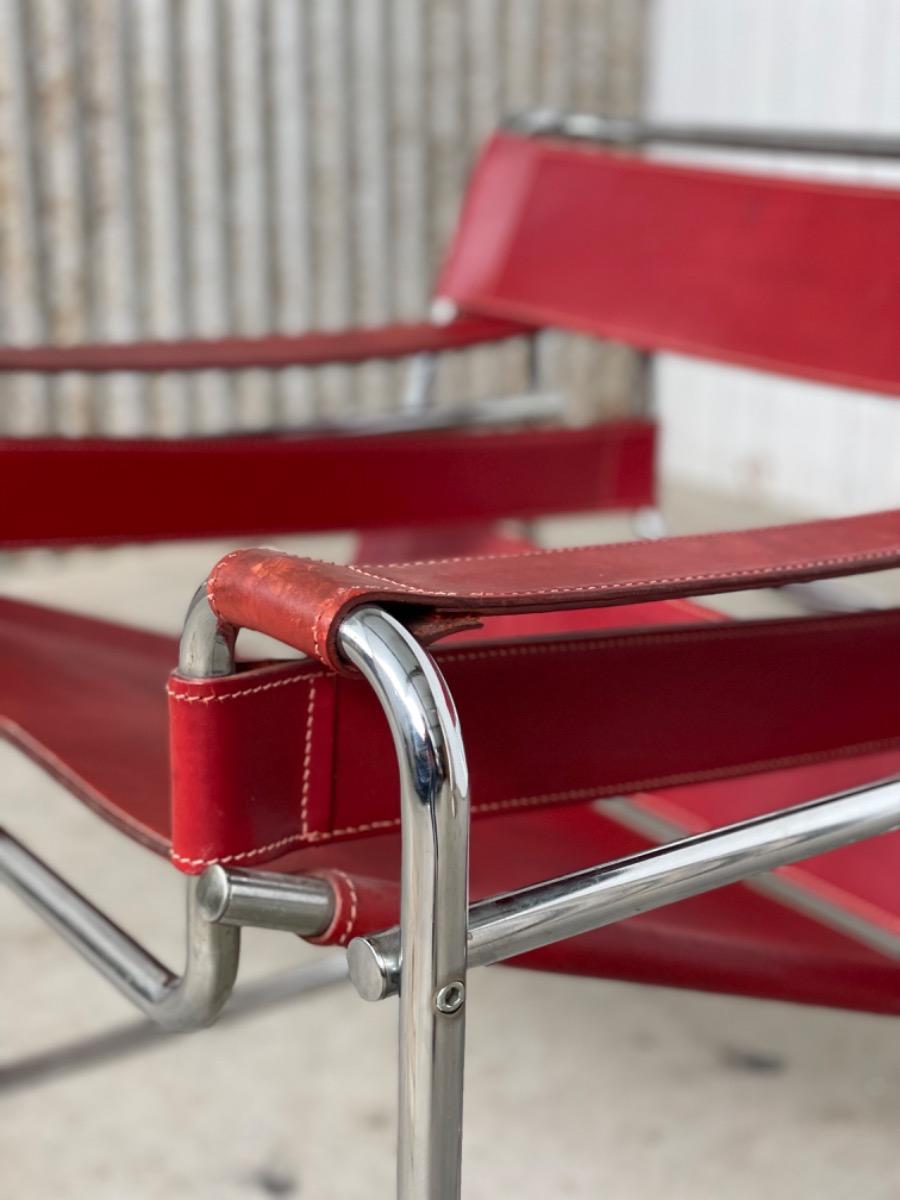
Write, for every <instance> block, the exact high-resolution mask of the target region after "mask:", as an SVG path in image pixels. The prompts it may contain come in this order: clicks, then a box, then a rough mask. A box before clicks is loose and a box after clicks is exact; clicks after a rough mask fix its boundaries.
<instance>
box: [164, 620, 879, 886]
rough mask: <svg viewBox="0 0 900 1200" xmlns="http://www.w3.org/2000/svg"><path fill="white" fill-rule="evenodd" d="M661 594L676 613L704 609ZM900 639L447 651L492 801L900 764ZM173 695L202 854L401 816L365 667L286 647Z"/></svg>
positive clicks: (813, 624) (746, 628)
mask: <svg viewBox="0 0 900 1200" xmlns="http://www.w3.org/2000/svg"><path fill="white" fill-rule="evenodd" d="M657 608H658V609H659V608H661V609H662V613H660V614H659V615H657V620H658V619H660V617H662V619H665V620H669V621H671V620H673V619H674V620H678V619H680V618H683V619H687V620H690V615H691V614H690V613H683V614H682V613H679V611H678V610H677V609H674V610H671V611H668V610H667V607H666V606H657ZM621 611H622V612H623V613H624V612H626V611H627V610H621ZM632 612H633V613H638V612H639V610H632ZM580 615H581V616H582V618H584V616H585V615H586V614H580ZM598 615H600V614H595V616H598ZM603 615H604V616H605V614H603ZM651 615H655V613H653V612H652V613H651ZM633 619H634V618H633ZM638 619H640V618H639V617H638ZM898 655H900V610H890V611H887V612H879V613H873V614H853V615H851V616H842V617H827V618H823V617H817V618H810V619H801V620H791V621H762V622H757V621H754V622H740V623H738V622H703V623H692V624H689V625H687V626H680V627H679V626H676V627H672V626H663V627H654V628H650V629H644V630H609V631H607V632H598V633H594V634H590V633H588V632H583V633H580V634H572V635H570V636H569V637H555V638H552V637H547V636H544V637H537V638H532V639H526V640H521V641H511V642H503V643H501V644H496V645H491V644H490V643H485V642H483V641H481V642H476V643H474V644H472V643H466V644H461V645H460V646H459V647H455V646H453V645H447V646H445V647H442V648H439V649H438V650H437V651H436V659H437V661H438V663H439V665H440V666H441V669H442V670H443V672H444V674H445V676H446V679H447V682H448V685H449V688H450V690H451V692H452V694H453V696H454V699H455V701H456V705H457V708H458V711H459V716H460V722H461V727H462V731H463V736H464V739H465V743H466V750H467V756H468V760H469V769H470V775H471V779H472V787H473V810H474V812H475V814H476V816H478V815H479V814H485V813H491V812H513V811H516V810H518V809H529V808H536V807H549V806H553V805H565V804H571V803H577V802H579V801H582V800H586V799H592V798H596V797H599V796H611V795H620V794H629V793H633V792H637V791H649V790H655V789H660V788H664V787H674V786H681V785H685V784H688V783H698V782H705V781H708V780H712V779H716V778H730V777H733V776H739V775H751V774H757V773H759V772H764V771H776V770H783V769H786V768H788V767H791V766H798V765H811V764H815V763H823V762H824V763H827V762H830V761H831V760H833V759H836V758H841V757H849V756H857V757H859V756H867V755H873V754H883V753H885V752H888V751H890V752H892V753H893V754H894V758H893V760H892V762H894V763H896V767H891V766H887V767H886V769H885V771H884V773H885V774H889V773H890V772H891V770H893V769H900V758H897V757H896V751H897V748H898V747H900V693H898V691H897V689H896V687H895V684H894V680H893V676H892V674H891V672H890V671H886V670H885V667H884V664H885V663H886V662H893V661H895V660H896V659H897V656H898ZM169 696H170V718H171V733H170V738H171V756H172V771H173V777H172V804H173V817H172V821H173V825H172V840H173V858H174V860H175V862H176V863H177V864H178V865H179V866H180V867H181V868H182V869H183V870H187V871H199V870H202V869H203V868H204V867H205V866H206V865H208V864H210V863H212V862H232V863H248V864H252V863H263V862H266V861H269V860H272V859H274V858H277V857H278V856H280V855H282V854H284V853H286V851H287V850H288V849H290V848H291V847H302V846H310V845H318V844H322V843H324V842H328V841H332V840H348V839H354V838H359V837H363V836H365V835H372V834H375V833H378V832H379V831H382V830H386V829H393V828H396V827H397V825H398V823H399V807H398V805H399V801H398V784H397V773H396V764H395V758H394V751H393V747H392V743H391V739H390V734H389V731H388V727H387V723H386V721H385V718H384V714H383V713H382V711H381V709H380V707H379V705H378V702H377V699H376V697H375V695H374V693H373V692H372V689H371V688H370V687H369V686H368V684H366V683H365V682H364V681H363V680H362V679H360V678H358V677H357V678H354V677H352V676H340V675H335V674H332V673H330V672H327V671H325V670H323V668H321V667H320V666H318V665H317V664H315V663H309V662H304V663H296V662H295V663H277V664H271V665H257V666H254V667H253V668H252V669H248V670H245V671H242V672H241V673H239V674H238V675H235V676H230V677H227V678H224V679H210V680H188V679H181V678H179V677H178V676H177V675H175V676H173V677H172V678H171V680H170V683H169ZM852 697H857V698H859V699H858V701H857V702H856V703H854V702H852V700H850V699H849V698H852ZM884 765H885V764H882V766H884ZM868 769H871V766H869V768H868ZM865 771H866V769H864V771H863V775H862V780H865V779H866V778H872V776H871V775H867V774H866V773H865ZM875 777H877V776H875ZM848 786H849V785H848Z"/></svg>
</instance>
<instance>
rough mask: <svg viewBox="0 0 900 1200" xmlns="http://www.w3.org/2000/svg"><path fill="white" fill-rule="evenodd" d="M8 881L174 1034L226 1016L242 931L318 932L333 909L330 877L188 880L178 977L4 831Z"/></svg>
mask: <svg viewBox="0 0 900 1200" xmlns="http://www.w3.org/2000/svg"><path fill="white" fill-rule="evenodd" d="M0 880H2V881H3V882H4V883H6V884H7V885H8V886H9V887H10V888H11V889H12V890H13V891H14V892H16V894H17V895H18V896H19V897H20V898H21V899H22V900H24V901H25V903H26V904H27V905H28V906H29V908H31V909H32V910H33V911H34V912H36V913H37V915H38V916H39V917H41V918H42V919H43V920H44V921H46V922H47V924H48V925H50V926H52V927H53V928H54V929H55V930H56V931H57V933H59V934H60V935H61V936H62V937H63V939H64V940H65V941H67V942H68V943H69V945H70V946H72V948H73V949H74V950H77V952H78V953H79V954H80V955H81V956H82V957H83V958H85V959H87V961H88V962H89V963H90V964H91V965H92V966H93V967H94V968H96V970H97V971H99V972H100V974H101V975H103V977H104V978H105V979H107V980H109V982H110V983H111V984H112V985H113V986H114V987H115V988H116V989H117V990H118V991H119V992H121V994H122V995H123V996H124V997H125V998H126V1000H130V1001H131V1003H132V1004H134V1005H135V1006H136V1007H137V1008H139V1009H140V1010H141V1012H142V1013H144V1014H145V1016H147V1017H149V1018H150V1019H151V1020H152V1021H153V1022H154V1024H156V1025H158V1026H159V1027H160V1028H161V1029H164V1030H168V1031H169V1032H172V1033H177V1032H184V1031H186V1030H190V1029H202V1028H203V1027H204V1026H206V1025H210V1024H212V1022H213V1021H215V1020H216V1018H217V1017H218V1016H219V1014H220V1013H221V1011H222V1009H223V1007H224V1006H225V1003H226V1002H227V1000H228V998H229V996H230V995H231V991H232V988H233V987H234V983H235V980H236V978H237V972H238V964H239V961H240V951H241V930H240V926H242V925H253V926H256V927H257V928H263V929H287V930H290V931H291V932H293V933H300V934H305V935H307V936H315V935H316V934H319V933H323V932H324V931H325V930H326V929H327V928H328V926H329V924H330V923H331V919H332V916H333V913H334V893H333V892H332V890H331V887H330V886H329V884H328V883H327V882H326V881H325V880H324V879H316V878H311V877H307V878H300V879H287V878H285V877H282V876H279V875H272V874H267V873H266V872H263V871H259V872H255V873H254V872H250V871H226V870H224V869H223V868H222V867H211V868H210V869H209V870H208V871H206V872H205V873H204V874H203V875H200V876H199V877H195V878H191V879H189V880H188V884H187V951H186V962H185V967H184V971H183V973H182V974H181V975H175V974H174V973H173V972H172V971H170V970H168V968H167V967H165V966H163V964H162V963H161V962H159V961H158V960H157V959H156V958H154V957H153V955H152V954H150V953H149V951H147V950H145V949H144V948H143V946H141V945H139V944H138V943H137V942H136V941H134V939H133V938H131V937H130V936H129V935H128V934H127V933H125V931H124V930H122V929H120V928H119V926H118V925H116V924H115V922H113V921H111V920H110V919H109V917H107V916H106V915H105V914H104V913H102V912H100V910H99V909H97V908H95V907H94V905H93V904H91V902H90V901H89V900H87V899H86V898H85V897H84V896H82V895H81V893H80V892H78V891H76V890H75V888H73V887H72V886H71V885H70V884H68V883H66V882H65V880H64V879H61V878H60V876H59V875H57V874H56V872H55V871H53V870H51V869H50V867H48V866H47V865H46V864H45V863H43V862H42V861H41V860H40V859H39V858H36V857H35V856H34V855H33V854H32V853H31V852H30V851H29V850H27V849H26V848H25V847H24V846H23V845H22V844H21V842H18V841H17V840H16V839H15V838H14V837H12V835H11V834H9V833H7V832H6V831H5V830H3V829H0ZM317 965H318V964H317ZM336 978H337V975H335V979H336Z"/></svg>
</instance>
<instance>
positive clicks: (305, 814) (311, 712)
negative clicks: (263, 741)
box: [300, 679, 316, 834]
mask: <svg viewBox="0 0 900 1200" xmlns="http://www.w3.org/2000/svg"><path fill="white" fill-rule="evenodd" d="M315 704H316V681H315V679H312V680H310V684H309V700H308V701H307V703H306V734H305V735H304V738H303V775H302V780H303V783H302V787H301V791H300V831H301V833H304V834H305V833H308V832H309V781H310V776H311V774H312V753H311V752H312V732H313V720H314V718H315V711H316V710H315Z"/></svg>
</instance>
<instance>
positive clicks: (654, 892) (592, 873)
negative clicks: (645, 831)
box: [349, 780, 900, 1000]
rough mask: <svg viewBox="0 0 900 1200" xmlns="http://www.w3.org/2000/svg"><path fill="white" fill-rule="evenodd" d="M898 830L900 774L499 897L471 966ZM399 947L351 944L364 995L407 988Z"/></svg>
mask: <svg viewBox="0 0 900 1200" xmlns="http://www.w3.org/2000/svg"><path fill="white" fill-rule="evenodd" d="M898 828H900V780H889V781H887V782H885V783H882V784H879V785H877V786H875V787H871V788H859V789H856V790H854V791H850V792H842V793H840V794H839V795H836V796H830V797H827V798H825V799H821V800H814V801H812V802H811V803H809V804H802V805H798V806H797V807H795V808H789V809H783V810H781V811H779V812H774V813H767V814H766V815H765V816H761V817H754V818H753V819H752V820H749V821H742V822H740V823H739V824H736V825H728V826H725V827H724V828H722V829H715V830H711V831H710V832H709V833H702V834H698V835H697V836H695V837H690V838H685V839H683V840H681V841H677V842H671V843H669V844H668V845H664V846H656V847H654V848H653V849H651V850H645V851H643V852H641V853H640V854H635V855H631V856H629V857H628V858H622V859H618V860H616V861H615V862H611V863H605V864H603V865H602V866H598V867H592V868H590V869H589V870H586V871H578V872H575V873H574V874H572V875H564V876H561V877H560V878H557V879H551V880H548V881H546V882H543V883H538V884H534V885H533V886H531V887H527V888H523V889H522V890H521V891H517V892H508V893H506V894H504V895H501V896H494V897H492V898H491V899H489V900H482V901H481V902H480V903H478V904H473V905H472V906H471V907H470V908H469V953H468V965H469V966H470V967H477V966H487V965H488V964H490V963H495V962H501V961H502V960H503V959H507V958H513V957H515V956H516V955H520V954H526V953H527V952H528V951H530V950H537V949H538V948H539V947H541V946H547V945H549V944H551V943H553V942H559V941H562V940H563V939H565V938H569V937H575V936H576V935H578V934H580V933H587V932H589V931H590V930H592V929H599V928H601V927H602V926H604V925H611V924H613V923H614V922H616V921H622V920H625V919H626V918H628V917H634V916H637V915H638V914H639V913H644V912H649V911H650V910H652V909H654V908H660V907H662V906H663V905H666V904H672V903H674V902H675V901H677V900H685V899H687V898H688V897H690V896H698V895H701V894H702V893H703V892H708V891H712V890H713V889H715V888H719V887H724V886H725V885H727V884H730V883H738V882H740V881H741V880H743V879H749V878H752V877H753V876H755V875H759V874H761V873H763V872H765V871H770V870H772V869H773V868H775V867H780V866H785V865H786V864H788V863H793V862H798V861H800V860H801V859H804V858H810V857H812V856H813V855H816V854H823V853H825V852H826V851H828V850H834V849H836V848H838V847H840V846H846V845H849V844H851V843H852V842H858V841H862V840H864V839H865V838H869V837H874V836H876V835H877V834H881V833H888V832H890V831H891V830H894V829H898ZM399 951H400V942H399V930H398V929H397V928H396V927H394V928H392V929H389V930H385V931H384V932H382V933H377V934H372V935H370V936H368V937H364V938H356V939H354V941H352V942H351V943H350V949H349V962H350V977H351V979H352V980H353V983H354V985H355V986H356V989H357V991H358V992H359V993H360V995H361V996H363V998H364V999H366V1000H381V999H383V998H384V997H385V996H389V995H392V994H393V993H394V992H396V991H397V986H398V980H399V969H400V962H399V958H400V953H399ZM897 955H898V956H900V939H898V945H897Z"/></svg>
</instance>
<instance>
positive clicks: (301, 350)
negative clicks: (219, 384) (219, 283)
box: [0, 317, 534, 375]
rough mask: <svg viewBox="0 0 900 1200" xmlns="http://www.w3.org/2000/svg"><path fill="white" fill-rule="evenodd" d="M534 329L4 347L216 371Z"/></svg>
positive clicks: (509, 324) (483, 327)
mask: <svg viewBox="0 0 900 1200" xmlns="http://www.w3.org/2000/svg"><path fill="white" fill-rule="evenodd" d="M531 333H534V327H533V326H531V325H524V324H522V323H521V322H519V321H515V322H513V321H504V320H497V319H496V318H492V317H462V318H460V319H459V320H458V321H454V322H453V323H452V324H450V325H443V326H438V325H432V324H430V323H427V322H421V323H419V324H410V325H384V326H376V327H374V328H370V329H365V328H363V329H341V330H336V331H334V332H327V331H317V332H315V333H301V334H291V335H273V336H271V337H259V338H240V337H236V338H210V339H191V340H190V341H179V342H175V341H173V342H108V343H105V344H98V345H81V346H3V347H0V371H39V372H41V373H42V374H45V375H53V374H57V373H59V372H61V371H86V372H89V373H90V374H104V373H108V372H110V371H141V372H145V371H146V372H151V371H152V372H155V371H212V370H225V371H235V370H243V369H245V368H248V367H300V366H302V367H317V366H323V365H325V364H326V363H356V362H365V361H367V360H369V359H378V358H405V357H406V356H407V355H410V354H421V353H440V352H441V351H444V350H461V349H464V348H465V347H466V346H476V345H480V344H482V343H484V342H498V341H503V340H505V339H506V338H512V337H521V336H522V335H523V334H531Z"/></svg>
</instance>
